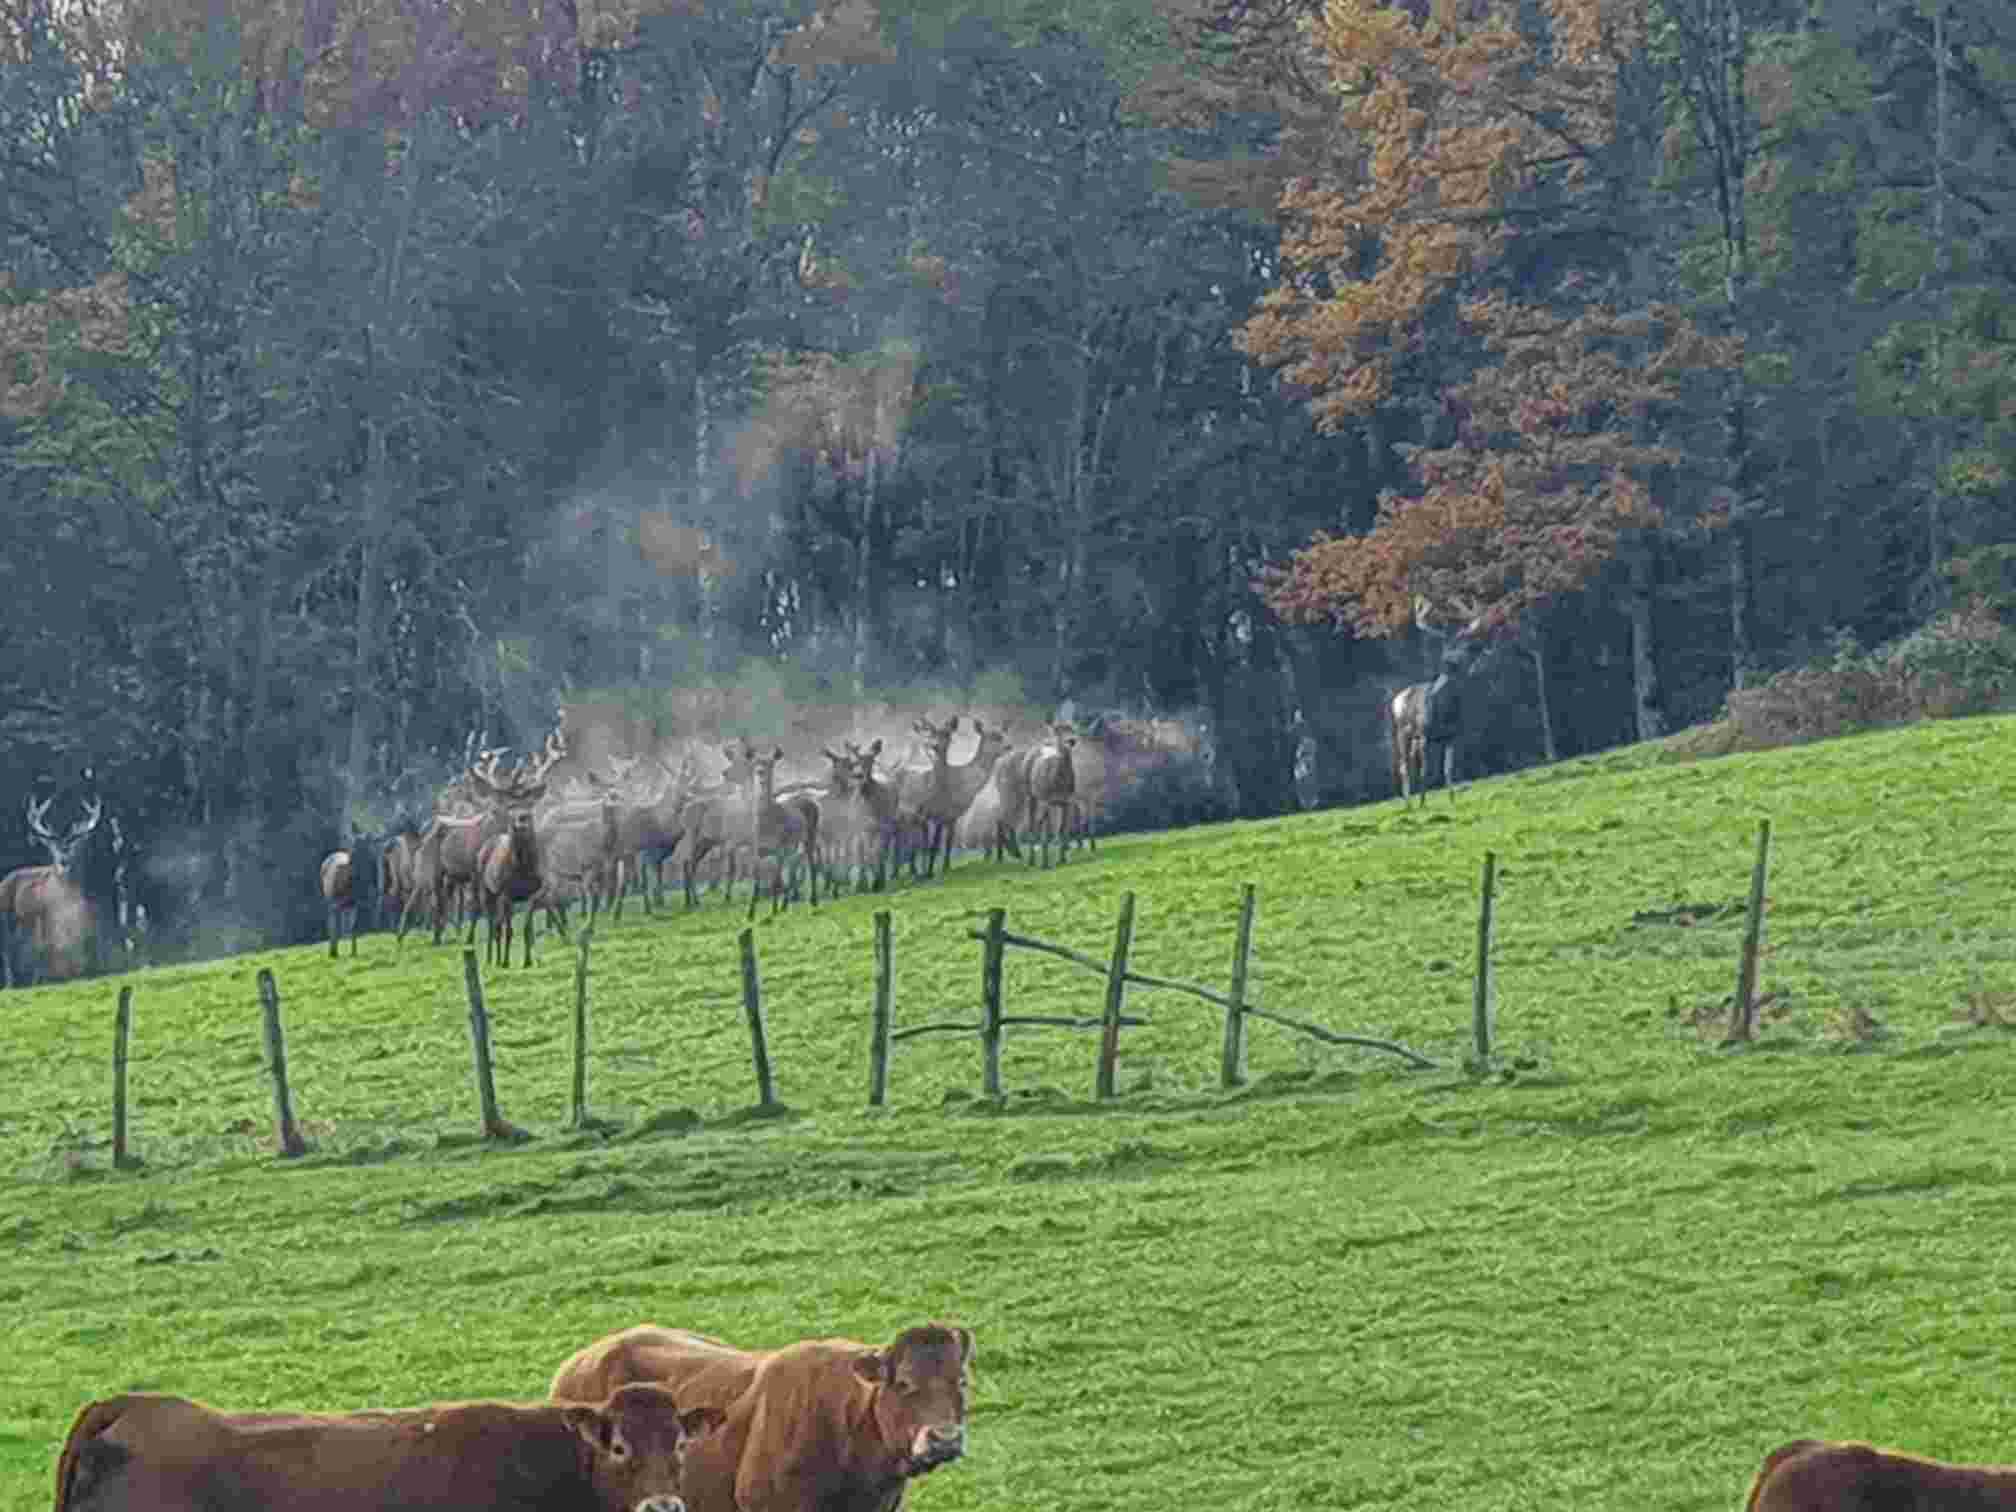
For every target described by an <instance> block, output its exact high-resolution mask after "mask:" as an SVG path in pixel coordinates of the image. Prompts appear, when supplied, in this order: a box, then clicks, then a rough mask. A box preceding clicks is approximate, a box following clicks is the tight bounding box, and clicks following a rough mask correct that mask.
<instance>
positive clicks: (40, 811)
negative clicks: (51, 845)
mask: <svg viewBox="0 0 2016 1512" xmlns="http://www.w3.org/2000/svg"><path fill="white" fill-rule="evenodd" d="M49 804H50V800H49V799H47V798H44V799H43V800H42V801H41V802H40V803H37V802H36V801H35V800H34V799H33V798H30V799H29V800H28V829H29V831H30V833H32V834H33V835H34V836H35V838H36V839H37V840H54V839H55V838H56V837H55V836H54V835H52V834H50V833H49V827H48V826H47V825H45V824H44V823H43V822H42V820H43V817H44V816H45V815H46V814H47V813H48V812H49Z"/></svg>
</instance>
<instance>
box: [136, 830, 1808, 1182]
mask: <svg viewBox="0 0 2016 1512" xmlns="http://www.w3.org/2000/svg"><path fill="white" fill-rule="evenodd" d="M1770 856H1771V821H1770V820H1769V819H1762V820H1760V821H1759V824H1758V830H1757V853H1756V860H1755V863H1754V865H1753V868H1752V872H1751V879H1750V895H1749V907H1748V911H1747V916H1746V921H1745V927H1744V932H1743V943H1742V951H1741V957H1740V960H1739V963H1738V970H1737V985H1736V993H1735V996H1734V998H1733V1000H1732V1005H1731V1013H1730V1022H1729V1029H1728V1034H1727V1038H1726V1039H1725V1040H1724V1043H1725V1044H1728V1043H1736V1042H1740V1041H1745V1040H1749V1039H1751V1038H1752V1037H1753V1036H1754V1034H1755V1028H1756V1009H1757V1001H1758V999H1757V987H1758V974H1759V965H1760V960H1761V957H1762V952H1763V928H1764V909H1765V889H1766V884H1767V880H1768V877H1769V868H1770ZM1497 872H1498V868H1497V856H1496V854H1495V853H1494V852H1489V851H1487V852H1485V854H1484V865H1483V877H1482V883H1481V886H1480V889H1479V900H1478V918H1477V935H1476V952H1475V963H1474V974H1473V983H1472V986H1473V992H1472V999H1471V1039H1472V1056H1471V1057H1470V1059H1469V1061H1468V1064H1469V1065H1470V1066H1471V1067H1472V1068H1474V1069H1485V1068H1488V1067H1489V1065H1490V1064H1491V1058H1492V1055H1493V1052H1494V1038H1495V1033H1496V1026H1495V1012H1496V987H1497V983H1496V973H1495V970H1494V965H1493V956H1494V951H1495V931H1496V896H1497ZM1256 911H1257V889H1256V887H1255V886H1254V884H1253V883H1251V882H1247V883H1244V884H1242V886H1241V889H1240V900H1239V916H1238V923H1237V928H1236V931H1235V936H1234V943H1233V950H1232V961H1231V972H1230V985H1229V988H1228V990H1226V991H1223V992H1221V991H1219V990H1218V989H1216V988H1214V987H1210V986H1206V985H1204V984H1202V983H1198V982H1189V981H1183V980H1179V979H1177V978H1173V977H1165V976H1160V975H1157V974H1154V973H1152V972H1147V971H1142V970H1140V969H1138V968H1137V967H1136V966H1135V964H1134V960H1133V949H1134V933H1135V894H1134V893H1133V892H1131V891H1130V892H1127V893H1125V894H1123V895H1122V897H1121V901H1120V909H1119V913H1118V916H1117V917H1116V919H1115V922H1114V934H1113V946H1112V950H1111V951H1110V953H1109V954H1108V956H1107V958H1106V959H1104V960H1100V959H1098V958H1097V957H1094V956H1092V955H1089V954H1087V953H1085V952H1083V951H1080V950H1076V949H1074V948H1072V947H1071V946H1068V945H1062V944H1059V943H1057V942H1055V941H1051V940H1044V939H1039V938H1037V937H1035V936H1032V935H1023V934H1017V933H1015V932H1013V931H1011V930H1010V929H1009V928H1008V927H1007V917H1008V911H1007V910H1006V909H1005V908H993V909H989V910H988V912H987V925H986V928H984V929H977V930H969V931H967V935H968V938H971V939H974V940H977V941H979V942H980V944H981V946H982V952H981V971H980V1016H979V1018H978V1020H977V1021H967V1020H951V1021H937V1022H930V1023H922V1024H909V1025H905V1026H903V1027H901V1028H898V1027H896V1026H895V1024H894V1017H895V979H896V963H895V946H894V941H893V938H892V929H891V915H890V911H889V910H887V909H882V910H879V911H878V912H877V913H876V914H875V915H874V929H875V934H874V1000H873V1007H872V1012H871V1017H870V1039H869V1091H868V1102H869V1105H870V1106H871V1107H882V1106H885V1105H886V1103H887V1100H888V1090H889V1074H890V1059H891V1052H892V1049H893V1047H894V1046H895V1044H896V1043H897V1042H899V1041H903V1040H909V1039H916V1038H921V1037H923V1036H926V1035H932V1034H959V1035H966V1034H970V1035H973V1036H975V1037H976V1038H977V1039H978V1040H979V1042H980V1049H981V1067H980V1079H981V1090H982V1093H983V1095H985V1096H986V1097H989V1098H996V1099H998V1098H1000V1097H1001V1096H1002V1095H1003V1090H1002V1087H1003V1082H1002V1071H1001V1065H1002V1049H1003V1045H1004V1042H1005V1039H1006V1031H1007V1029H1008V1028H1009V1027H1011V1026H1018V1025H1019V1026H1026V1027H1032V1028H1058V1029H1097V1030H1099V1031H1100V1036H1099V1049H1098V1061H1097V1068H1096V1074H1095V1078H1094V1095H1095V1098H1096V1099H1097V1100H1098V1101H1101V1102H1104V1101H1109V1100H1111V1099H1112V1098H1114V1097H1115V1096H1117V1082H1118V1062H1119V1045H1120V1031H1121V1030H1122V1029H1126V1028H1138V1027H1143V1026H1145V1025H1148V1024H1149V1023H1151V1022H1152V1021H1151V1020H1150V1019H1148V1018H1147V1017H1144V1016H1140V1015H1137V1014H1130V1013H1129V1012H1127V1006H1128V1003H1127V994H1128V989H1129V988H1130V987H1145V988H1153V989H1156V990H1161V991H1170V992H1175V993H1179V994H1183V995H1187V996H1190V997H1194V998H1197V999H1198V1000H1200V1001H1202V1002H1207V1003H1210V1004H1213V1005H1214V1006H1216V1007H1218V1008H1219V1009H1221V1010H1222V1011H1223V1014H1224V1022H1223V1035H1222V1039H1221V1043H1220V1053H1219V1083H1220V1085H1221V1087H1223V1088H1226V1089H1232V1088H1236V1087H1239V1086H1242V1085H1244V1084H1245V1082H1246V1080H1247V1070H1248V1068H1247V1035H1248V1027H1247V1026H1248V1021H1249V1020H1251V1019H1264V1020H1266V1021H1267V1022H1269V1023H1273V1024H1278V1025H1280V1026H1281V1027H1283V1028H1285V1029H1288V1030H1290V1031H1292V1032H1294V1033H1298V1034H1302V1035H1305V1036H1307V1037H1309V1038H1312V1039H1315V1040H1318V1041H1321V1042H1323V1043H1325V1044H1330V1045H1338V1046H1344V1047H1351V1048H1358V1049H1370V1050H1379V1051H1382V1052H1386V1053H1389V1054H1393V1055H1397V1056H1399V1057H1400V1058H1401V1059H1402V1060H1404V1061H1406V1062H1407V1063H1408V1064H1409V1065H1411V1066H1415V1067H1419V1068H1422V1069H1430V1070H1432V1069H1438V1063H1437V1062H1436V1061H1435V1060H1433V1059H1431V1058H1430V1057H1429V1056H1427V1055H1424V1054H1422V1053H1421V1052H1419V1051H1417V1050H1414V1049H1412V1048H1410V1047H1409V1046H1407V1045H1405V1044H1402V1043H1400V1042H1398V1041H1395V1040H1389V1039H1382V1038H1378V1037H1375V1036H1372V1035H1364V1034H1353V1033H1346V1032H1343V1031H1339V1030H1336V1029H1332V1028H1330V1027H1328V1026H1327V1025H1324V1024H1319V1023H1316V1022H1314V1021H1313V1020H1310V1019H1306V1018H1302V1017H1299V1016H1297V1015H1294V1014H1291V1013H1284V1012H1282V1011H1280V1010H1279V1009H1275V1008H1270V1007H1263V1006H1261V1005H1259V1004H1257V1003H1254V1002H1251V1001H1249V996H1250V989H1251V983H1252V956H1253V923H1254V918H1255V914H1256ZM593 938H594V931H593V929H592V928H584V929H583V930H582V932H581V935H580V938H579V940H578V942H577V945H576V960H575V969H574V1016H573V1028H574V1034H573V1058H572V1079H571V1086H570V1094H571V1095H570V1116H569V1119H568V1123H567V1127H568V1128H569V1129H574V1130H582V1129H595V1128H608V1127H612V1125H611V1124H610V1123H609V1121H608V1120H606V1119H597V1118H595V1117H594V1116H593V1115H591V1114H590V1113H589V1111H588V1072H587V1057H588V1035H589V1025H588V981H589V975H590V971H589V964H590V961H589V956H590V947H591V943H592V941H593ZM737 944H738V949H739V956H740V967H741V984H742V1003H743V1011H744V1015H745V1018H746V1021H747V1025H748V1029H749V1039H750V1059H751V1063H752V1064H753V1067H754V1071H755V1076H756V1090H757V1105H758V1107H759V1108H760V1109H762V1110H765V1111H769V1110H775V1109H777V1108H780V1107H781V1106H782V1105H781V1104H780V1103H779V1102H778V1100H777V1095H776V1086H775V1078H774V1073H773V1068H772V1062H771V1057H770V1049H769V1040H768V1034H767V1030H766V1028H765V1018H764V1011H763V995H762V979H761V974H760V971H759V966H758V961H757V953H756V940H755V932H754V931H753V930H751V929H746V928H745V929H743V930H742V931H741V932H740V935H739V937H738V941H737ZM1011 948H1012V949H1018V950H1026V951H1030V952H1032V953H1034V954H1038V955H1048V956H1051V957H1053V958H1055V959H1058V960H1062V961H1066V962H1069V963H1070V964H1072V965H1075V966H1077V967H1079V968H1080V969H1082V970H1085V971H1089V972H1092V973H1094V974H1095V975H1097V976H1099V977H1100V978H1101V979H1102V981H1103V983H1104V991H1103V993H1102V1001H1101V1011H1100V1012H1099V1013H1098V1015H1096V1016H1073V1015H1067V1014H1034V1013H1032V1014H1015V1013H1009V1012H1008V1011H1007V1009H1006V993H1005V988H1004V977H1005V963H1006V956H1007V952H1008V951H1009V950H1010V949H1011ZM462 968H463V981H464V986H465V989H466V992H467V995H468V1001H469V1036H470V1050H471V1056H472V1060H473V1064H474V1069H475V1077H476V1090H477V1097H478V1102H479V1111H480V1118H481V1133H482V1137H483V1138H485V1139H488V1140H499V1141H516V1140H522V1139H526V1138H529V1137H530V1136H529V1135H527V1134H526V1133H525V1131H523V1130H521V1129H519V1128H517V1127H515V1126H514V1125H512V1124H511V1123H510V1122H509V1121H507V1120H506V1119H505V1118H504V1116H503V1114H502V1112H501V1110H500V1107H499V1103H498V1097H497V1086H496V1073H495V1069H494V1065H493V1059H492V1054H491V1042H490V1017H489V1012H488V1010H487V1008H486V1007H485V1004H484V998H483V984H482V975H481V970H480V968H479V966H478V963H477V957H476V951H475V950H474V948H472V947H467V946H465V947H464V948H463V951H462ZM257 983H258V989H259V997H260V1004H261V1009H262V1018H263V1026H264V1037H265V1043H266V1052H267V1053H266V1061H267V1068H268V1070H269V1072H270V1074H271V1077H272V1081H273V1107H274V1118H275V1123H276V1125H277V1147H278V1150H279V1153H280V1155H281V1156H282V1157H283V1158H294V1157H298V1156H301V1155H303V1154H305V1153H307V1151H308V1149H309V1145H308V1142H307V1141H306V1140H305V1139H304V1138H303V1136H302V1134H301V1130H300V1126H299V1124H298V1123H297V1122H296V1119H295V1113H294V1102H293V1093H292V1088H291V1085H290V1082H289V1078H288V1066H287V1054H286V1041H285V1035H284V1029H283V1025H282V1020H281V1014H280V994H279V989H278V986H277V984H276V983H275V981H274V977H273V973H272V972H271V971H270V970H268V969H263V968H262V969H261V970H260V971H259V972H258V974H257ZM132 1015H133V988H132V987H131V986H130V985H129V986H122V987H121V988H120V989H119V998H118V1007H117V1012H116V1017H115V1019H114V1028H113V1047H112V1071H113V1077H112V1080H113V1086H112V1161H113V1165H114V1168H115V1169H120V1168H126V1167H128V1166H137V1165H138V1164H140V1161H139V1159H138V1157H136V1156H134V1155H133V1154H132V1153H131V1151H130V1148H129V1141H128V1135H129V1127H128V1109H129V1099H128V1090H129V1089H128V1067H129V1062H130V1055H129V1047H130V1040H131V1034H132Z"/></svg>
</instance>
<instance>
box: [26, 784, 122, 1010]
mask: <svg viewBox="0 0 2016 1512" xmlns="http://www.w3.org/2000/svg"><path fill="white" fill-rule="evenodd" d="M50 802H51V800H49V799H47V798H45V799H43V800H42V801H41V802H40V803H37V802H36V801H35V800H34V799H33V798H30V799H29V800H28V831H29V833H30V834H32V835H33V836H34V837H35V838H36V839H37V840H39V841H41V842H42V847H43V849H44V850H46V851H48V852H49V864H48V865H47V866H22V867H17V868H16V869H15V870H13V871H11V872H9V873H8V874H7V875H6V876H5V877H4V878H0V919H4V920H5V925H4V927H0V961H4V962H5V963H6V965H7V967H8V970H9V971H10V972H13V973H14V975H15V981H16V982H17V984H18V985H21V986H32V985H33V984H34V980H35V978H36V977H37V976H38V975H43V974H46V975H48V976H51V977H54V978H57V979H59V980H60V979H61V978H64V977H72V976H75V975H77V973H78V972H80V971H82V970H83V969H84V954H85V951H84V947H85V945H86V943H87V942H88V940H89V938H90V934H91V922H92V921H91V907H90V904H89V903H88V902H86V901H85V898H84V892H83V889H82V888H80V887H79V886H78V885H77V880H76V878H75V876H74V875H72V873H73V871H74V870H75V865H76V860H77V854H78V852H79V851H81V850H82V849H83V848H84V842H85V841H86V840H88V839H89V838H90V837H91V832H92V831H93V830H95V829H97V828H98V821H99V819H100V818H101V817H103V815H104V812H105V806H104V805H103V804H102V803H101V802H99V800H98V799H96V798H92V799H89V800H88V801H87V802H86V803H85V813H84V817H83V818H82V819H80V820H79V821H78V822H77V823H75V824H73V825H71V826H70V828H69V829H68V830H67V831H66V832H65V833H64V834H62V835H60V836H59V835H57V834H56V833H55V832H54V831H53V830H51V829H50V828H49V826H48V825H47V824H46V823H45V822H44V821H45V820H46V819H47V817H48V814H49V804H50ZM19 935H26V936H27V940H28V950H27V952H26V955H27V969H26V971H25V972H24V971H22V970H21V969H20V962H19V960H18V959H17V956H18V952H17V950H16V937H17V936H19ZM24 976H25V977H26V978H27V980H25V981H23V980H22V978H23V977H24Z"/></svg>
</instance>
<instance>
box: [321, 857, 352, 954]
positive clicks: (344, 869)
mask: <svg viewBox="0 0 2016 1512" xmlns="http://www.w3.org/2000/svg"><path fill="white" fill-rule="evenodd" d="M321 884H322V907H323V908H324V910H326V911H327V913H328V916H329V959H330V960H332V961H333V960H335V959H336V941H337V940H338V939H339V938H341V937H342V934H343V919H344V917H345V916H346V915H347V916H348V917H349V920H350V954H351V956H352V957H353V958H354V957H355V956H356V954H357V877H356V873H355V869H354V868H353V867H352V866H351V864H350V852H348V851H347V850H335V851H331V852H329V854H328V855H326V856H324V857H323V858H322V871H321Z"/></svg>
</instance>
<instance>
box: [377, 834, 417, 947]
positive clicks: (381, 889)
mask: <svg viewBox="0 0 2016 1512" xmlns="http://www.w3.org/2000/svg"><path fill="white" fill-rule="evenodd" d="M419 859H420V837H419V836H418V835H416V834H414V833H413V831H411V830H401V831H400V832H399V833H398V834H396V835H394V836H393V837H392V838H391V839H390V840H387V841H386V842H385V843H384V845H383V846H381V847H380V848H379V851H378V927H379V928H380V929H384V928H385V927H386V923H385V916H386V914H387V913H389V912H390V911H391V910H392V909H394V908H397V909H398V910H399V911H400V912H401V913H404V912H405V908H406V900H407V899H408V898H409V897H411V896H412V895H413V874H414V868H415V866H416V865H417V864H418V862H419Z"/></svg>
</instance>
